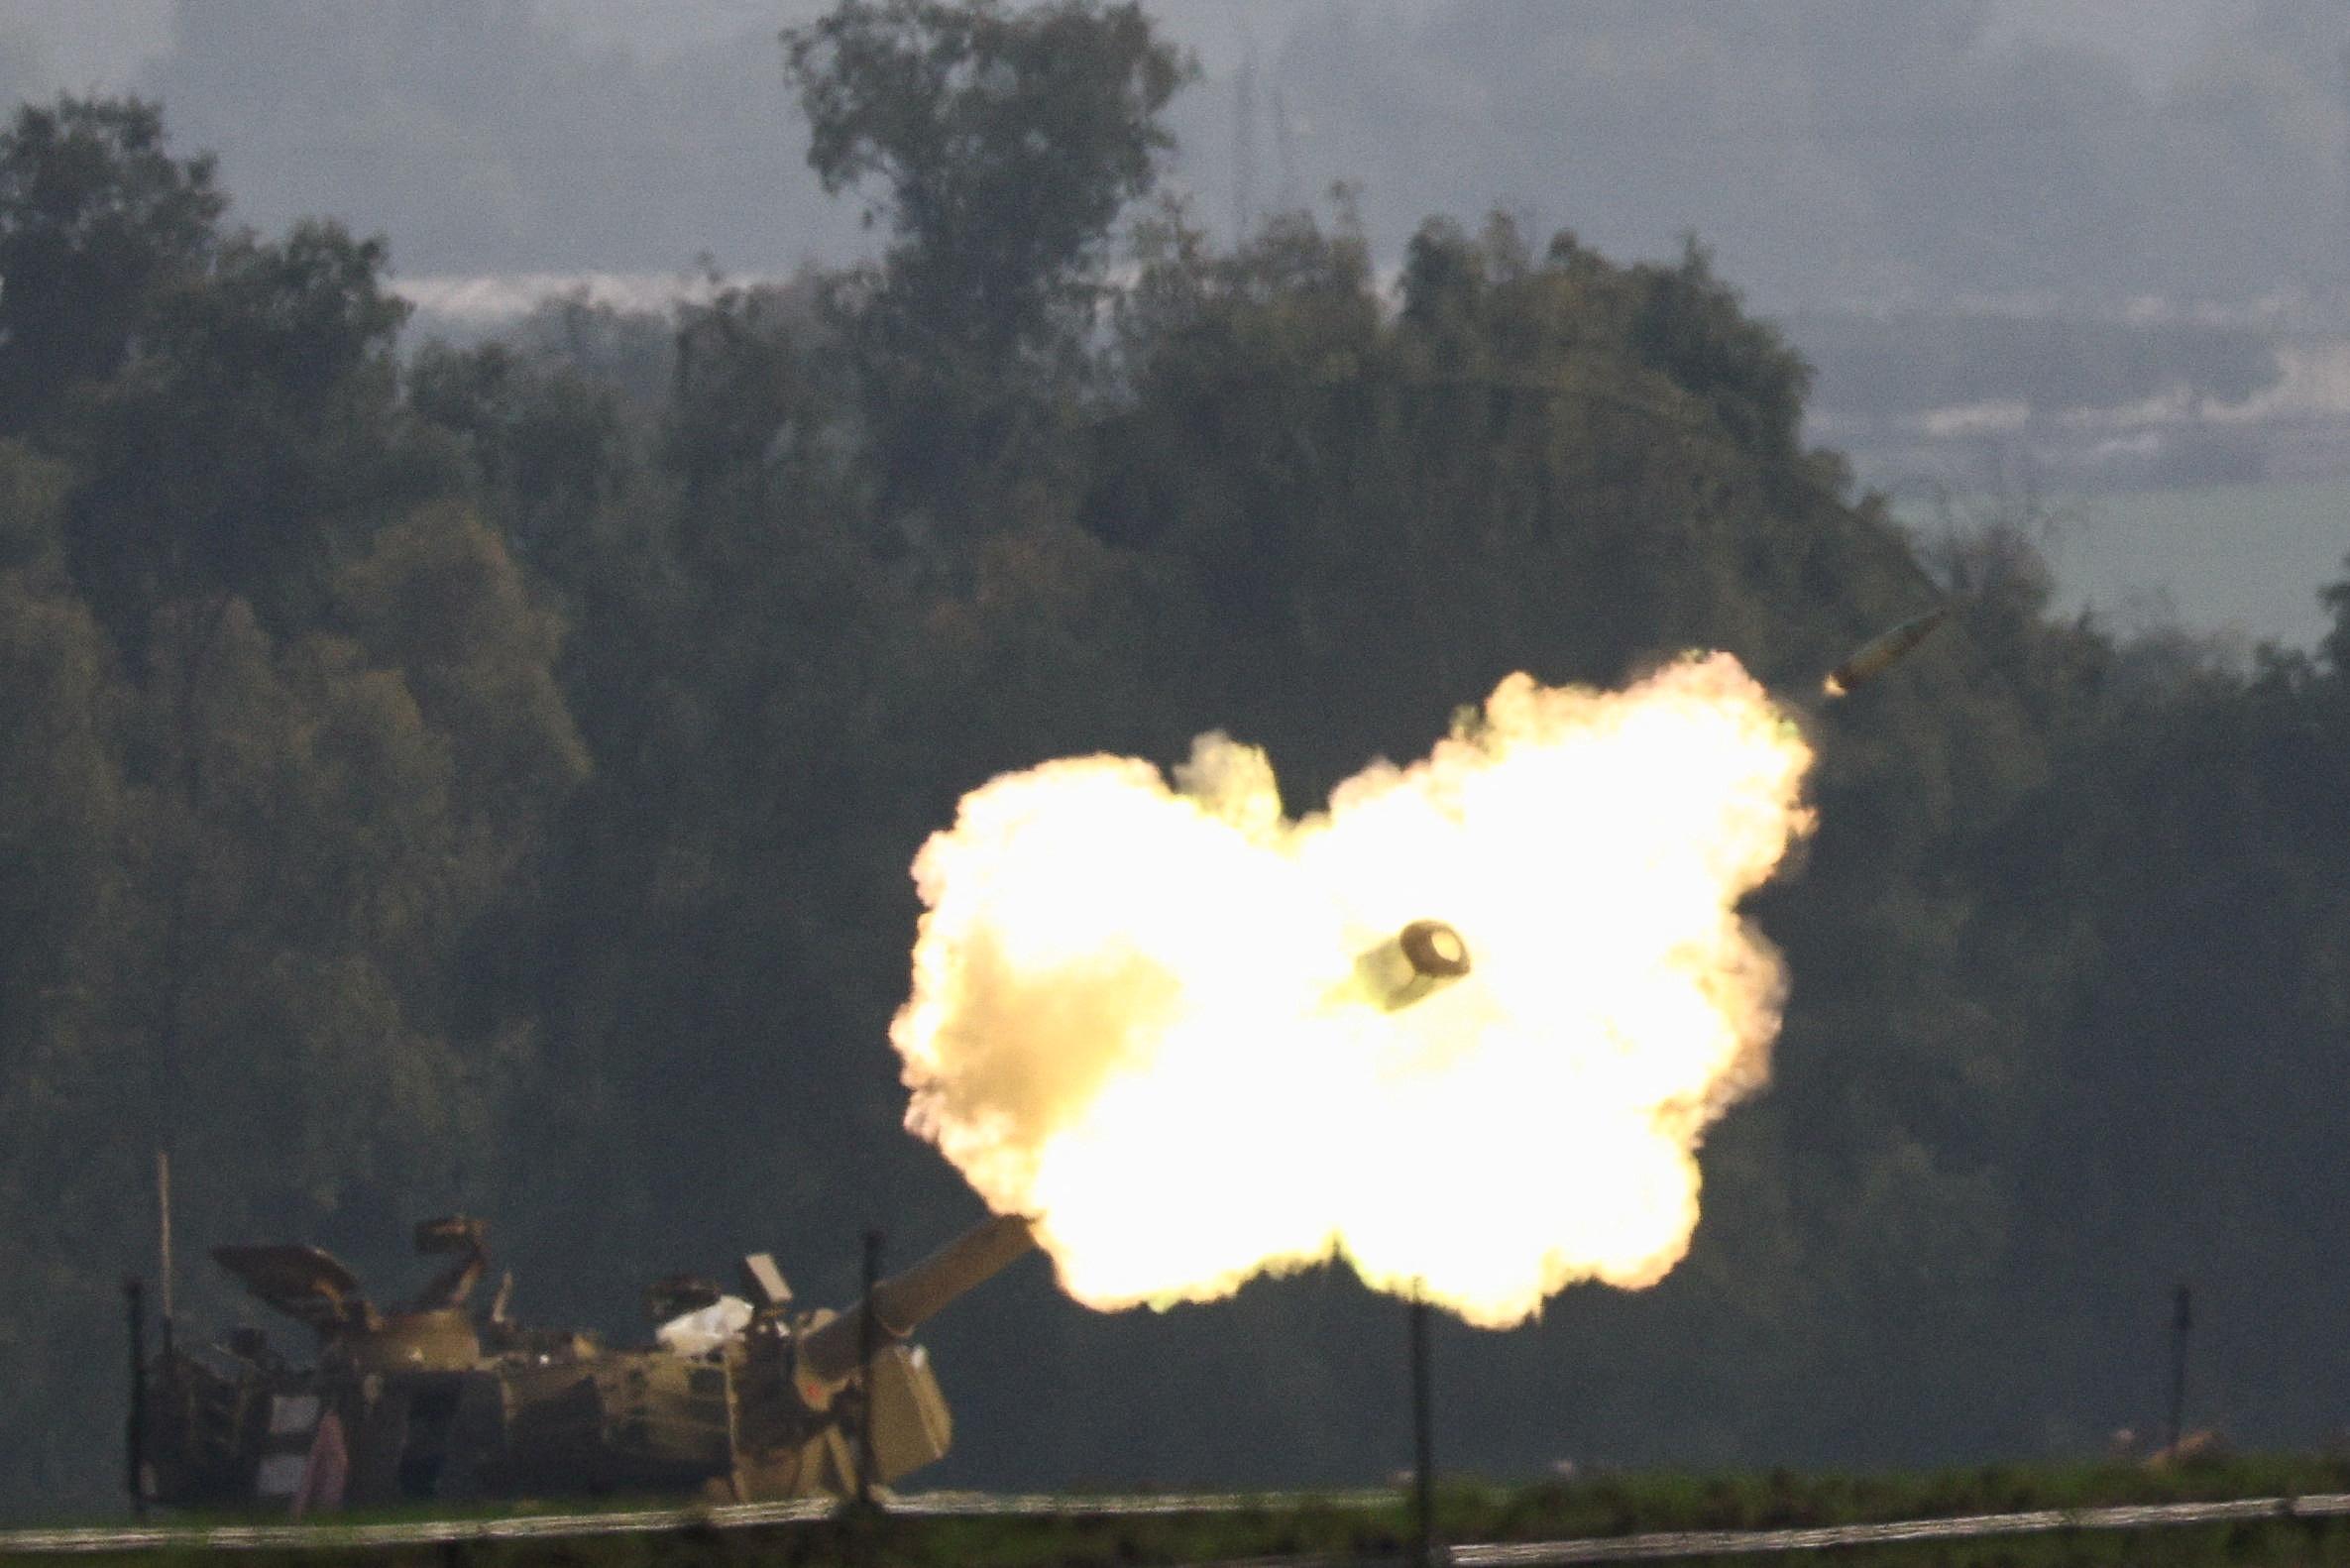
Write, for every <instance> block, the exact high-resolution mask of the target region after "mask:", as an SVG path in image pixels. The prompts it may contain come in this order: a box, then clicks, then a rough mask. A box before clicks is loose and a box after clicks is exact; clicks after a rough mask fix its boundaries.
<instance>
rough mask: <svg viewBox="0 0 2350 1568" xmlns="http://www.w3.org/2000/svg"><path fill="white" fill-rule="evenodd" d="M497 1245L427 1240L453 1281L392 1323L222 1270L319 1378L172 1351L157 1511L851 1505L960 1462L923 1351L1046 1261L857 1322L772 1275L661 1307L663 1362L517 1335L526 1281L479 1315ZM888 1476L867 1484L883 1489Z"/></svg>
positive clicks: (948, 1266) (245, 1261)
mask: <svg viewBox="0 0 2350 1568" xmlns="http://www.w3.org/2000/svg"><path fill="white" fill-rule="evenodd" d="M486 1237H487V1228H486V1227H485V1226H484V1224H483V1223H482V1222H481V1221H480V1220H477V1219H467V1218H463V1217H457V1218H451V1219H443V1220H433V1221H428V1222H426V1223H425V1224H423V1225H420V1226H418V1227H417V1230H416V1245H417V1250H418V1251H419V1252H422V1253H428V1254H453V1255H454V1262H453V1263H452V1264H451V1265H450V1266H449V1267H448V1268H447V1269H446V1270H444V1271H443V1273H442V1274H441V1275H440V1276H439V1277H438V1278H436V1279H435V1280H434V1281H433V1282H432V1284H431V1285H429V1286H428V1287H426V1288H425V1289H424V1290H423V1291H422V1292H421V1293H420V1294H419V1295H418V1296H416V1297H415V1299H414V1300H412V1301H410V1302H409V1303H408V1304H407V1305H406V1306H404V1307H402V1308H399V1309H396V1310H392V1311H382V1310H379V1309H378V1308H377V1307H376V1306H375V1305H374V1304H373V1303H371V1302H370V1301H369V1300H368V1299H367V1297H366V1296H365V1295H364V1294H363V1293H362V1290H361V1287H360V1282H359V1281H358V1279H357V1278H356V1277H355V1276H353V1275H352V1273H351V1272H350V1271H349V1270H348V1269H346V1268H344V1267H343V1265H342V1264H341V1263H339V1262H337V1261H336V1260H335V1259H334V1258H333V1257H331V1256H330V1255H328V1254H327V1253H324V1252H321V1251H319V1250H318V1249H317V1248H314V1247H306V1246H298V1245H264V1246H252V1245H247V1246H234V1247H219V1248H215V1249H214V1250H213V1254H212V1256H213V1258H214V1260H215V1261H216V1262H218V1263H219V1264H220V1265H221V1267H223V1268H224V1269H226V1270H228V1271H229V1272H230V1273H231V1274H233V1275H235V1276H236V1277H237V1279H238V1280H239V1281H240V1282H241V1283H242V1284H243V1285H244V1286H245V1288H247V1289H248V1290H249V1291H250V1292H252V1294H254V1295H255V1296H256V1297H258V1298H259V1299H260V1300H262V1301H264V1302H266V1303H267V1304H269V1305H270V1306H272V1307H274V1308H276V1309H277V1310H279V1311H280V1312H282V1313H284V1314H285V1315H287V1316H289V1317H292V1318H294V1319H295V1320H296V1321H298V1322H300V1323H302V1324H303V1325H304V1326H305V1327H307V1328H309V1329H310V1330H311V1331H312V1332H313V1333H314V1334H315V1335H316V1338H317V1350H316V1355H315V1357H314V1358H313V1359H312V1361H311V1362H310V1364H309V1365H307V1366H300V1365H296V1364H294V1363H292V1362H289V1361H287V1360H286V1359H285V1358H283V1357H281V1356H280V1355H279V1354H278V1353H277V1352H275V1351H274V1350H273V1349H271V1347H270V1346H269V1343H268V1341H267V1339H266V1337H265V1336H264V1335H263V1334H262V1333H261V1332H260V1331H259V1330H257V1329H251V1328H246V1329H240V1330H238V1331H237V1332H236V1333H235V1334H233V1335H232V1336H231V1337H230V1339H229V1342H228V1343H227V1344H226V1345H224V1346H216V1347H210V1348H208V1349H206V1350H204V1351H201V1352H189V1351H185V1350H180V1349H177V1348H174V1347H172V1346H170V1345H169V1344H168V1343H167V1345H166V1347H165V1349H164V1350H163V1352H162V1353H161V1354H160V1355H158V1356H157V1357H155V1358H154V1360H153V1361H151V1362H149V1363H147V1364H146V1365H145V1367H144V1368H143V1369H142V1375H141V1376H142V1381H143V1385H144V1386H143V1388H141V1389H140V1390H138V1391H136V1392H135V1396H134V1400H133V1408H134V1409H135V1410H139V1411H143V1412H144V1413H143V1415H141V1416H140V1417H138V1418H137V1419H136V1424H135V1429H134V1434H133V1445H134V1451H135V1452H136V1453H138V1454H139V1455H141V1456H142V1458H143V1460H144V1464H143V1465H142V1466H141V1483H140V1486H141V1492H142V1494H143V1495H144V1496H145V1497H147V1498H149V1499H151V1500H152V1501H155V1502H159V1503H164V1504H168V1505H173V1506H178V1507H189V1508H209V1509H225V1508H238V1507H252V1506H255V1505H262V1506H270V1505H275V1506H280V1507H283V1506H287V1505H292V1506H293V1507H295V1508H296V1509H297V1510H298V1509H301V1508H304V1507H307V1508H332V1507H338V1506H342V1505H346V1504H348V1505H353V1506H377V1505H383V1504H390V1503H397V1502H402V1501H411V1500H421V1499H446V1500H468V1499H477V1498H498V1497H551V1496H566V1495H571V1496H577V1495H588V1496H619V1495H634V1494H672V1495H674V1494H678V1493H689V1494H699V1495H700V1496H702V1497H705V1498H708V1499H710V1500H712V1501H716V1502H760V1501H767V1500H773V1499H784V1498H803V1497H823V1496H834V1497H848V1496H851V1495H853V1494H854V1493H855V1491H856V1490H857V1488H858V1486H859V1484H860V1482H862V1483H866V1484H886V1483H888V1482H892V1481H895V1480H897V1479H898V1478H899V1477H901V1476H904V1475H907V1474H909V1473H911V1472H912V1471H914V1470H917V1469H919V1468H921V1467H922V1466H924V1465H927V1464H930V1463H932V1462H933V1461H935V1460H938V1459H941V1458H943V1457H945V1455H946V1453H947V1450H948V1447H949V1445H950V1443H951V1440H952V1435H953V1426H952V1422H951V1417H950V1416H949V1414H948V1410H947V1402H946V1400H945V1397H944V1396H943V1395H942V1394H941V1392H940V1389H939V1384H938V1379H937V1377H936V1376H935V1375H934V1374H933V1372H932V1370H931V1366H930V1360H929V1357H928V1356H927V1355H926V1354H925V1353H924V1351H923V1349H922V1347H921V1346H919V1345H916V1344H913V1343H911V1342H910V1336H911V1335H912V1334H913V1332H914V1331H915V1330H916V1329H917V1328H919V1327H920V1326H921V1325H922V1324H923V1323H924V1322H925V1321H926V1320H928V1319H929V1318H930V1317H931V1316H932V1315H933V1314H934V1313H936V1312H938V1311H940V1310H941V1309H943V1308H944V1307H946V1306H947V1305H948V1304H950V1303H951V1302H952V1301H953V1300H954V1299H955V1298H956V1297H958V1296H960V1295H961V1294H962V1293H963V1292H964V1291H966V1290H969V1289H971V1288H973V1287H975V1286H977V1285H979V1284H981V1283H983V1282H984V1281H986V1280H987V1279H989V1278H991V1277H992V1276H994V1275H995V1274H997V1273H999V1272H1000V1271H1001V1270H1003V1269H1004V1268H1005V1267H1006V1266H1007V1265H1009V1264H1011V1263H1012V1262H1014V1261H1015V1260H1017V1259H1018V1258H1020V1257H1021V1256H1023V1255H1024V1254H1026V1253H1027V1252H1028V1251H1029V1250H1030V1249H1031V1248H1033V1247H1034V1246H1035V1245H1036V1241H1035V1236H1034V1234H1033V1233H1032V1232H1031V1230H1030V1228H1029V1224H1028V1222H1027V1221H1026V1220H1024V1219H1020V1218H1017V1217H997V1218H993V1219H989V1220H987V1221H984V1222H983V1223H981V1224H979V1225H977V1226H974V1227H973V1228H972V1229H970V1230H969V1231H966V1232H965V1233H964V1234H963V1235H961V1236H959V1237H957V1238H956V1239H955V1240H953V1241H951V1242H950V1243H949V1244H948V1245H947V1246H945V1247H944V1248H942V1249H940V1250H939V1251H938V1252H936V1253H934V1254H932V1255H931V1256H930V1257H929V1258H927V1259H925V1260H924V1261H923V1262H921V1263H919V1264H917V1265H915V1266H914V1267H913V1268H911V1269H909V1270H907V1271H906V1272H905V1273H903V1274H900V1275H897V1276H895V1277H893V1278H891V1279H888V1280H884V1281H882V1282H880V1283H879V1284H878V1285H877V1286H875V1287H874V1288H873V1289H872V1290H871V1291H870V1293H869V1294H868V1295H867V1296H866V1297H865V1298H864V1299H863V1300H861V1301H859V1302H857V1303H856V1304H855V1305H853V1306H851V1307H850V1308H849V1309H848V1310H847V1311H845V1312H840V1313H835V1312H832V1311H828V1310H825V1309H823V1308H818V1309H816V1310H814V1311H796V1310H794V1308H793V1304H792V1295H791V1290H790V1288H789V1287H788V1286H787V1285H786V1284H785V1283H784V1280H783V1276H782V1275H781V1273H780V1272H779V1271H778V1270H777V1269H776V1267H775V1264H774V1261H773V1259H771V1258H770V1257H768V1256H767V1255H766V1254H763V1253H761V1254H756V1255H753V1256H751V1257H748V1258H745V1259H743V1260H742V1266H741V1274H742V1286H743V1290H744V1294H742V1295H739V1296H737V1295H727V1294H722V1293H721V1292H720V1291H719V1290H718V1289H717V1288H715V1287H713V1286H710V1285H708V1284H706V1283H704V1282H701V1281H697V1280H690V1279H684V1278H676V1279H671V1280H665V1281H662V1282H660V1283H659V1284H658V1285H656V1286H655V1287H654V1288H652V1289H651V1290H649V1291H648V1292H647V1300H648V1304H650V1305H652V1306H653V1307H654V1308H655V1309H656V1316H657V1317H658V1318H660V1319H661V1321H660V1324H659V1327H658V1329H657V1331H656V1333H655V1336H654V1340H653V1343H651V1344H649V1345H631V1346H616V1347H615V1346H607V1345H605V1344H604V1343H603V1342H602V1341H601V1340H600V1339H599V1338H598V1337H597V1336H596V1335H594V1334H591V1333H587V1332H584V1331H575V1330H567V1329H544V1328H528V1327H523V1326H521V1325H519V1324H516V1323H514V1322H513V1321H511V1320H510V1318H509V1317H508V1316H507V1312H506V1307H507V1303H508V1300H509V1298H510V1294H511V1285H512V1277H511V1276H510V1275H509V1276H507V1277H506V1281H505V1284H504V1286H503V1287H502V1288H500V1290H499V1291H498V1293H497V1299H496V1300H495V1302H494V1303H493V1304H492V1306H491V1308H490V1309H489V1311H488V1312H486V1313H483V1314H481V1315H479V1316H476V1315H475V1314H473V1313H471V1312H469V1311H468V1310H467V1306H466V1302H467V1300H468V1298H469V1297H470V1295H471V1293H472V1291H473V1289H474V1288H475V1286H476V1285H478V1284H479V1282H480V1280H481V1278H482V1276H483V1275H484V1274H485V1273H486V1272H487V1269H488V1265H489V1250H488V1246H487V1239H486ZM868 1467H869V1468H868Z"/></svg>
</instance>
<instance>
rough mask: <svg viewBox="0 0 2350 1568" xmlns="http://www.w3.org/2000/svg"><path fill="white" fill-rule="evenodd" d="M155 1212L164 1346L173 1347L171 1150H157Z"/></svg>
mask: <svg viewBox="0 0 2350 1568" xmlns="http://www.w3.org/2000/svg"><path fill="white" fill-rule="evenodd" d="M155 1212H156V1229H157V1239H158V1243H159V1245H158V1248H157V1251H158V1253H159V1254H160V1256H159V1258H158V1259H157V1262H158V1263H159V1264H160V1266H161V1270H160V1272H161V1274H162V1278H163V1287H164V1348H165V1349H166V1350H169V1349H170V1348H171V1154H170V1151H169V1150H167V1149H158V1150H157V1151H156V1152H155Z"/></svg>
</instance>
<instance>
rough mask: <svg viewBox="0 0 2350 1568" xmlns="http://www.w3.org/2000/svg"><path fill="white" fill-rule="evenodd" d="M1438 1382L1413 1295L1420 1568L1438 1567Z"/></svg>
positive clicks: (1424, 1311)
mask: <svg viewBox="0 0 2350 1568" xmlns="http://www.w3.org/2000/svg"><path fill="white" fill-rule="evenodd" d="M1434 1384H1435V1379H1434V1376H1433V1374H1432V1373H1431V1372H1430V1370H1429V1366H1428V1303H1427V1302H1426V1301H1424V1300H1422V1299H1421V1298H1420V1293H1419V1291H1418V1290H1417V1289H1416V1288H1415V1289H1413V1291H1412V1292H1411V1452H1412V1464H1411V1487H1412V1509H1413V1512H1414V1513H1415V1514H1417V1516H1418V1519H1417V1522H1418V1525H1419V1553H1418V1556H1417V1558H1416V1559H1415V1561H1417V1562H1418V1563H1419V1565H1420V1568H1436V1563H1437V1560H1438V1558H1437V1546H1436V1412H1435V1408H1434V1405H1435V1396H1434Z"/></svg>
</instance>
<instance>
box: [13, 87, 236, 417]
mask: <svg viewBox="0 0 2350 1568" xmlns="http://www.w3.org/2000/svg"><path fill="white" fill-rule="evenodd" d="M212 169H213V161H212V159H211V158H210V157H209V156H200V157H196V158H189V159H175V158H173V157H171V155H170V153H169V152H168V150H167V147H166V139H165V136H164V124H163V114H162V111H161V110H160V109H159V108H158V107H157V106H156V105H154V104H152V103H144V102H141V101H140V100H138V99H136V98H125V99H95V100H84V99H77V98H62V99H59V100H58V101H57V102H56V104H55V105H54V106H51V107H47V108H43V107H39V106H36V105H32V104H27V105H25V106H24V107H23V108H20V109H19V110H18V111H17V114H16V119H15V121H14V123H13V124H11V125H10V127H9V128H8V130H6V131H5V132H0V435H13V434H22V433H24V432H25V431H27V430H31V429H35V428H38V427H43V426H46V425H49V424H50V423H52V422H54V421H55V420H56V417H57V416H58V414H59V412H60V409H61V405H62V403H63V400H64V398H65V397H66V395H67V393H69V392H72V391H73V390H74V389H75V388H77V387H79V386H82V385H83V384H85V383H88V382H91V381H96V380H101V379H103V378H105V377H108V376H111V375H112V374H113V373H114V372H115V371H116V370H117V369H118V368H119V367H120V366H121V364H122V362H123V360H124V357H125V356H126V355H127V354H128V353H129V352H130V349H131V344H132V341H133V338H134V336H135V335H136V334H137V332H138V331H139V329H140V328H141V327H142V325H144V323H145V320H146V316H147V312H148V309H149V307H150V306H151V304H152V302H153V300H154V299H155V297H156V295H157V293H158V292H159V291H160V290H162V289H163V288H165V287H167V286H168V285H169V284H170V283H172V282H174V281H176V280H183V279H186V278H188V277H191V276H193V275H195V274H198V273H200V272H202V270H203V269H204V268H205V266H206V265H207V264H208V263H209V261H210V259H211V255H212V251H213V247H214V245H215V244H216V242H217V238H218V236H217V233H216V225H217V223H218V221H219V218H220V215H221V213H222V211H223V210H224V209H225V208H226V207H227V205H228V198H227V197H226V196H224V195H222V194H221V193H220V192H219V191H218V190H216V189H214V188H213V184H212Z"/></svg>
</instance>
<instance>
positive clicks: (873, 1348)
mask: <svg viewBox="0 0 2350 1568" xmlns="http://www.w3.org/2000/svg"><path fill="white" fill-rule="evenodd" d="M880 1283H881V1232H880V1231H879V1230H877V1229H867V1230H866V1232H865V1291H864V1305H863V1308H862V1309H861V1310H860V1311H859V1312H858V1314H857V1316H858V1320H859V1321H858V1325H857V1363H858V1365H859V1367H860V1368H861V1369H862V1370H861V1372H860V1373H859V1374H858V1377H857V1419H856V1502H857V1507H858V1508H860V1509H869V1508H871V1507H872V1506H873V1469H874V1466H873V1358H874V1357H875V1356H876V1355H878V1354H879V1353H880V1350H881V1325H880V1322H879V1320H878V1318H877V1317H876V1316H875V1314H874V1309H873V1288H874V1287H875V1286H877V1285H879V1284H880Z"/></svg>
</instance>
